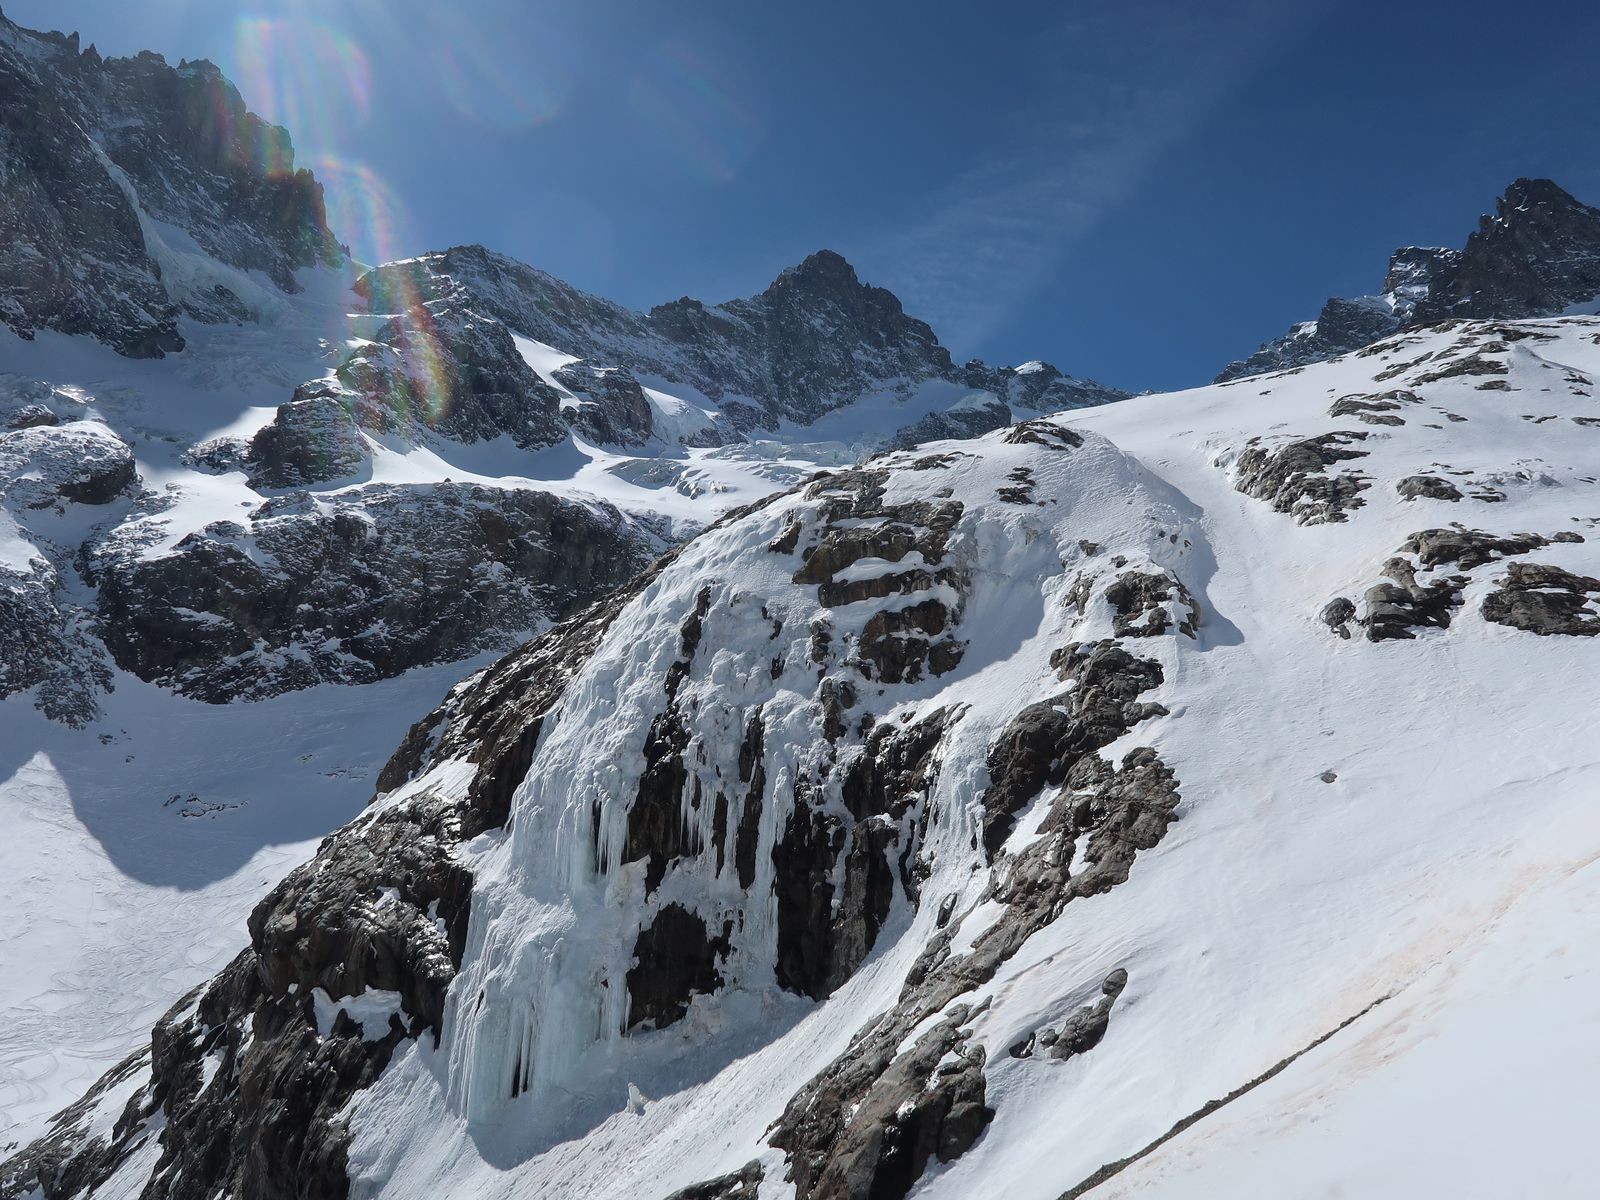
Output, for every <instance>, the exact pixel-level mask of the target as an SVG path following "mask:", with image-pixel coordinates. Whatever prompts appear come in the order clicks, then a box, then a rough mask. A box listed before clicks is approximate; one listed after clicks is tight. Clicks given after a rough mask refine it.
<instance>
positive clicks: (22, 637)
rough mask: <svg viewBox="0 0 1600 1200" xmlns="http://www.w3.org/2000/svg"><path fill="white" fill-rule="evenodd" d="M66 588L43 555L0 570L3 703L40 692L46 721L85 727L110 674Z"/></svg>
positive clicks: (0, 695)
mask: <svg viewBox="0 0 1600 1200" xmlns="http://www.w3.org/2000/svg"><path fill="white" fill-rule="evenodd" d="M62 587H63V583H62V578H61V574H60V572H59V571H58V570H57V568H56V567H55V566H54V565H53V564H51V563H50V561H49V560H48V559H46V558H45V557H44V555H42V554H41V555H38V556H36V557H34V558H33V559H32V560H31V561H30V562H29V563H28V564H27V566H26V567H9V566H3V565H0V699H4V698H5V697H8V696H14V695H17V694H18V693H20V692H26V691H28V690H30V689H37V691H36V692H35V703H36V704H37V706H38V708H39V709H40V711H42V712H43V713H44V714H45V715H46V716H47V717H49V718H50V719H51V720H53V721H60V722H62V723H63V724H66V725H73V726H81V725H86V724H88V722H89V721H91V720H92V719H93V718H94V717H95V715H96V714H97V713H98V711H99V702H98V699H97V697H98V694H99V693H100V692H101V691H104V690H105V689H106V688H107V687H109V686H110V682H111V679H110V676H111V671H110V667H109V665H108V664H107V662H106V660H105V653H104V651H103V650H101V648H100V647H99V645H98V644H97V643H96V642H95V641H94V640H93V639H92V638H91V637H90V636H89V633H88V631H87V630H86V629H85V628H84V627H83V625H84V623H83V621H82V620H81V618H80V616H79V615H78V614H77V613H75V612H74V611H73V609H72V607H71V605H69V604H68V603H67V602H66V600H65V598H64V597H63V596H62V594H61V593H62Z"/></svg>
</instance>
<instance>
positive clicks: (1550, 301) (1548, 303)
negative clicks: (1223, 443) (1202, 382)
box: [1217, 179, 1600, 382]
mask: <svg viewBox="0 0 1600 1200" xmlns="http://www.w3.org/2000/svg"><path fill="white" fill-rule="evenodd" d="M1597 297H1600V209H1596V208H1591V207H1590V206H1589V205H1587V204H1583V203H1580V202H1579V201H1577V200H1575V199H1573V198H1572V197H1571V196H1570V195H1568V194H1567V193H1566V192H1564V191H1563V190H1562V189H1561V188H1559V187H1558V186H1556V184H1554V183H1552V182H1551V181H1550V180H1548V179H1517V180H1514V181H1513V182H1512V183H1511V185H1510V186H1509V187H1508V188H1506V191H1505V194H1504V195H1503V196H1501V197H1500V198H1499V199H1498V200H1496V201H1495V211H1494V214H1493V215H1492V216H1485V217H1483V218H1482V219H1481V220H1480V221H1479V223H1478V228H1477V229H1476V230H1474V231H1473V233H1472V234H1471V235H1470V236H1469V237H1468V238H1467V243H1466V246H1465V248H1464V249H1461V250H1447V249H1429V248H1423V247H1415V246H1411V247H1406V248H1404V249H1401V250H1396V251H1395V253H1394V256H1393V257H1392V258H1390V260H1389V271H1388V274H1387V275H1386V276H1385V277H1384V281H1383V290H1382V291H1381V292H1379V293H1378V294H1377V295H1375V296H1361V297H1358V298H1356V299H1353V300H1343V299H1339V298H1337V297H1336V298H1334V299H1331V300H1329V301H1328V302H1327V303H1326V304H1325V305H1324V306H1323V308H1322V311H1321V312H1320V313H1319V314H1318V315H1317V318H1316V319H1315V320H1313V321H1305V322H1302V323H1300V324H1298V325H1296V326H1294V327H1293V328H1292V329H1291V330H1290V331H1289V332H1288V333H1287V334H1286V335H1284V336H1283V337H1281V338H1277V339H1275V340H1274V341H1270V342H1267V343H1265V344H1263V345H1262V347H1261V348H1260V349H1259V350H1257V351H1256V352H1255V353H1254V354H1252V355H1251V356H1250V357H1249V358H1245V359H1240V360H1239V361H1238V362H1234V363H1230V364H1228V366H1227V367H1226V368H1224V369H1223V371H1222V373H1221V374H1219V375H1218V376H1217V381H1218V382H1223V381H1225V380H1229V379H1239V378H1243V377H1244V376H1247V375H1260V374H1263V373H1265V372H1268V371H1282V370H1286V369H1293V368H1295V367H1303V366H1305V365H1306V364H1307V363H1312V362H1319V361H1321V360H1322V359H1325V358H1333V357H1336V356H1337V355H1340V354H1348V353H1349V352H1350V351H1352V350H1359V349H1361V347H1363V346H1366V345H1369V344H1371V343H1372V342H1375V341H1377V340H1378V339H1379V338H1381V337H1385V336H1387V335H1389V334H1391V333H1394V332H1396V331H1397V330H1401V329H1412V328H1416V327H1418V326H1421V325H1428V324H1432V323H1433V322H1436V321H1442V320H1446V319H1449V318H1453V317H1476V318H1483V319H1495V318H1509V319H1518V318H1522V317H1541V316H1552V315H1555V314H1558V313H1561V312H1565V311H1566V310H1567V309H1569V308H1571V307H1573V306H1574V305H1578V304H1583V303H1586V302H1588V301H1591V300H1594V299H1596V298H1597Z"/></svg>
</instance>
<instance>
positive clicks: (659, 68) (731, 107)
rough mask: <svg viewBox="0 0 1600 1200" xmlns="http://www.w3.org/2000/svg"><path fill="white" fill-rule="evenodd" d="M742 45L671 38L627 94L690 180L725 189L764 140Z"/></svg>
mask: <svg viewBox="0 0 1600 1200" xmlns="http://www.w3.org/2000/svg"><path fill="white" fill-rule="evenodd" d="M743 60H744V55H743V54H742V53H740V52H739V50H738V48H737V47H733V46H730V45H722V44H718V43H717V42H712V41H708V40H701V41H698V42H691V41H690V40H688V39H687V38H671V39H669V40H667V41H665V42H663V43H661V45H659V46H657V47H656V49H655V50H654V51H652V52H651V53H650V55H649V56H648V57H647V58H646V60H645V62H644V64H643V66H642V67H641V68H640V70H639V73H638V75H637V76H635V78H634V81H633V86H632V88H631V90H630V93H629V99H630V101H631V103H632V108H633V113H634V116H635V117H636V118H637V119H638V120H639V122H640V123H641V124H642V125H643V126H644V127H645V129H646V130H648V131H649V132H650V133H651V134H652V135H654V137H655V139H656V141H657V142H658V143H659V144H660V145H661V146H663V147H664V148H665V149H667V150H668V151H669V152H670V153H672V155H673V156H674V158H675V159H676V160H677V161H678V163H679V164H680V165H681V166H683V167H684V168H685V169H686V170H688V171H689V172H690V173H691V174H692V175H695V176H698V177H701V178H705V179H708V180H710V181H712V182H715V183H727V182H729V181H731V180H732V179H733V178H734V177H735V176H736V175H737V174H738V172H739V169H740V168H741V167H743V166H744V164H745V163H746V162H747V161H748V160H749V158H750V156H751V155H752V154H754V153H755V151H756V148H757V147H758V146H759V145H760V144H761V141H762V138H763V137H764V136H765V134H766V121H765V120H764V118H763V117H762V115H761V113H760V111H759V110H758V108H757V105H756V103H755V99H756V97H757V95H758V88H757V87H756V85H755V81H754V79H753V78H751V77H750V76H749V75H748V73H747V72H745V71H744V70H743V69H742V68H741V67H740V66H739V64H740V63H741V62H742V61H743Z"/></svg>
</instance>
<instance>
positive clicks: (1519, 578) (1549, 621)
mask: <svg viewBox="0 0 1600 1200" xmlns="http://www.w3.org/2000/svg"><path fill="white" fill-rule="evenodd" d="M1483 617H1484V620H1486V621H1493V622H1494V623H1495V624H1497V625H1509V626H1511V628H1513V629H1523V630H1526V631H1527V632H1529V633H1537V634H1539V635H1541V636H1548V635H1550V634H1566V635H1568V636H1570V637H1594V636H1595V635H1596V634H1600V579H1595V578H1592V577H1591V576H1588V575H1575V574H1573V573H1572V572H1571V571H1563V570H1562V569H1561V568H1560V567H1551V566H1546V565H1544V564H1543V563H1511V564H1509V565H1508V566H1507V568H1506V574H1505V576H1504V578H1502V579H1501V580H1500V581H1499V586H1498V587H1497V588H1496V589H1495V590H1494V591H1492V592H1490V593H1489V594H1488V595H1487V596H1485V597H1484V598H1483Z"/></svg>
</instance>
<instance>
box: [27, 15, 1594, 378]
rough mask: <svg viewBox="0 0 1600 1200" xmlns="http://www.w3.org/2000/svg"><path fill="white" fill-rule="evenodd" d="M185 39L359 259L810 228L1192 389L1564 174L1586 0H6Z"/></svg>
mask: <svg viewBox="0 0 1600 1200" xmlns="http://www.w3.org/2000/svg"><path fill="white" fill-rule="evenodd" d="M4 7H5V11H6V14H7V15H8V16H10V17H11V18H12V19H13V20H16V21H19V22H21V23H22V24H25V25H30V26H34V27H43V28H61V29H67V30H70V29H77V30H79V31H80V32H81V33H82V35H83V36H84V38H85V40H86V41H93V42H95V43H97V44H98V46H99V48H100V49H101V50H102V51H103V52H105V53H115V54H127V53H132V52H134V51H136V50H138V49H143V48H148V49H154V50H158V51H160V52H161V53H163V54H164V55H166V57H167V58H168V59H169V60H170V61H173V62H176V61H177V60H178V59H179V58H184V57H189V58H199V57H204V58H210V59H212V60H213V61H215V62H217V63H219V64H220V65H221V66H222V67H223V68H224V70H225V71H227V72H228V74H229V75H230V76H231V77H232V78H233V79H234V80H235V82H237V83H238V84H239V85H240V87H241V89H242V90H243V92H244V94H245V99H246V100H247V101H248V102H249V103H250V105H251V106H252V107H253V108H255V109H256V110H257V111H259V112H262V113H263V114H264V115H267V116H269V117H272V118H273V119H276V120H279V121H281V122H283V123H285V124H287V125H288V126H289V128H290V130H291V132H292V134H293V135H294V140H295V144H296V148H297V152H298V155H299V158H300V161H301V163H302V164H303V165H310V166H312V167H313V168H314V169H316V170H317V171H318V173H319V175H322V176H323V177H324V179H325V182H326V184H327V187H328V190H329V193H330V199H331V201H332V208H333V210H334V213H335V219H336V222H337V225H338V228H339V232H340V233H341V236H343V237H345V238H347V239H348V240H351V241H352V242H353V243H355V247H356V249H357V250H358V252H361V253H363V254H365V255H376V254H384V255H398V254H410V253H417V252H420V251H422V250H425V249H432V248H438V247H442V246H445V245H449V244H454V243H459V242H482V243H484V244H486V245H489V246H491V247H493V248H495V249H499V250H503V251H505V252H506V253H509V254H512V255H514V256H516V257H518V258H521V259H524V260H526V261H528V262H531V263H534V264H535V265H538V266H541V267H544V268H546V269H548V270H550V271H553V272H555V273H556V274H558V275H561V276H562V277H564V278H567V279H569V280H571V281H572V282H574V283H576V284H577V285H579V286H580V287H584V288H586V289H588V290H590V291H594V292H598V293H600V294H602V295H606V296H610V297H612V298H614V299H617V300H620V301H622V302H623V303H626V304H629V305H632V306H635V307H641V308H643V307H648V306H649V305H651V304H654V303H658V302H660V301H663V300H667V299H671V298H674V297H676V296H679V295H684V294H689V295H695V296H698V297H700V298H702V299H705V300H719V299H726V298H728V297H731V296H735V295H743V294H747V293H749V292H752V291H755V290H758V289H759V288H761V287H762V286H764V285H765V283H766V282H767V281H768V280H770V278H771V277H772V276H773V275H775V274H776V273H777V271H778V270H780V269H781V268H782V267H784V266H785V265H788V264H789V263H792V262H794V261H797V260H798V259H799V258H801V257H803V256H804V255H805V254H807V253H809V252H810V251H812V250H814V249H817V248H819V247H822V246H828V247H832V248H834V249H837V250H839V251H840V252H842V253H843V254H845V256H846V257H848V258H849V259H850V260H851V261H852V262H854V263H855V264H856V267H857V269H858V271H859V272H860V273H861V274H862V276H863V277H864V278H866V279H868V280H870V281H872V282H875V283H881V284H883V285H884V286H887V287H890V288H892V289H893V290H895V291H896V292H897V293H898V294H899V295H900V296H901V298H902V299H903V300H904V301H905V303H906V306H907V308H908V309H909V310H910V311H912V312H913V313H916V314H917V315H919V316H922V317H925V318H926V319H927V320H929V321H930V322H931V323H932V324H933V326H934V328H935V330H936V331H937V332H938V333H939V335H940V337H941V339H942V340H943V341H945V342H946V344H948V345H949V346H951V348H952V350H953V351H954V352H955V353H956V354H957V355H958V356H967V355H979V356H982V357H984V358H987V359H989V360H990V361H993V362H1019V361H1022V360H1025V359H1028V358H1045V359H1048V360H1050V361H1052V362H1054V363H1056V364H1057V365H1058V366H1060V367H1061V368H1062V369H1063V370H1066V371H1069V372H1071V373H1073V374H1078V375H1089V376H1095V377H1098V378H1101V379H1104V380H1105V381H1107V382H1111V383H1117V384H1120V385H1122V386H1124V387H1131V388H1169V387H1178V386H1183V385H1186V384H1191V383H1197V382H1201V381H1203V380H1205V379H1207V378H1209V377H1210V376H1211V375H1212V374H1214V373H1215V371H1216V370H1217V369H1219V368H1220V367H1221V366H1222V365H1223V364H1224V363H1225V362H1227V361H1228V360H1229V359H1231V358H1234V357H1238V356H1240V355H1243V354H1245V353H1248V352H1249V351H1250V350H1252V349H1254V348H1255V346H1256V344H1257V343H1259V342H1260V341H1261V340H1263V339H1264V338H1267V337H1271V336H1274V335H1276V334H1277V333H1279V332H1281V331H1282V330H1283V329H1284V328H1285V327H1286V326H1287V325H1288V324H1289V323H1290V322H1291V321H1293V320H1296V319H1300V318H1303V317H1308V316H1311V315H1313V314H1314V313H1315V311H1316V308H1317V307H1318V305H1320V303H1321V301H1322V299H1323V298H1324V297H1326V296H1327V295H1329V294H1330V293H1337V294H1356V293H1360V292H1363V291H1368V290H1372V289H1373V288H1374V287H1375V286H1376V285H1377V283H1378V281H1379V280H1380V279H1381V277H1382V273H1383V269H1384V266H1385V264H1386V261H1387V256H1388V254H1389V252H1390V250H1392V249H1393V248H1394V247H1395V246H1397V245H1401V244H1414V243H1422V244H1450V245H1458V244H1460V242H1461V241H1462V240H1463V239H1464V237H1465V236H1466V234H1467V232H1468V231H1469V230H1470V229H1471V228H1472V227H1473V224H1474V222H1475V221H1476V218H1477V216H1478V214H1479V213H1482V212H1485V211H1488V209H1489V208H1490V207H1491V206H1492V202H1493V200H1494V197H1495V196H1496V194H1497V193H1498V192H1499V190H1500V189H1501V188H1502V187H1503V186H1504V185H1505V184H1506V183H1507V182H1508V181H1510V180H1511V179H1512V178H1514V177H1515V176H1517V175H1548V176H1550V177H1552V178H1554V179H1556V180H1557V181H1558V182H1560V183H1562V184H1563V185H1564V186H1566V187H1567V188H1568V189H1569V190H1570V191H1572V192H1574V193H1575V194H1576V195H1577V196H1578V197H1579V198H1580V199H1585V200H1588V201H1590V202H1592V203H1600V81H1597V76H1596V67H1595V58H1594V51H1595V47H1597V46H1600V5H1596V4H1594V3H1593V2H1592V0H1589V2H1587V3H1576V2H1574V3H1568V2H1566V0H1547V2H1544V3H1540V4H1536V5H1528V6H1523V7H1520V8H1510V9H1508V8H1507V7H1506V6H1505V5H1504V4H1503V3H1493V4H1491V3H1480V2H1478V0H1458V2H1456V3H1444V2H1440V0H1405V2H1402V3H1396V2H1395V0H1387V2H1384V3H1373V2H1368V0H1343V2H1338V3H1335V2H1331V0H1209V2H1207V3H1204V4H1201V3H1194V2H1193V0H1123V2H1119V3H1097V4H1088V3H1074V2H1061V0H1058V2H1056V3H1038V4H1033V3H1013V4H1004V3H994V2H993V0H991V2H990V3H987V4H978V3H970V4H967V3H962V4H957V3H928V2H924V3H902V2H899V0H876V2H865V3H863V2H856V3H838V2H835V0H811V2H808V3H803V4H801V3H794V4H776V3H770V4H769V3H748V2H746V3H731V2H717V3H712V2H708V0H670V2H667V0H586V2H583V3H577V2H564V3H554V2H551V0H457V2H455V3H441V2H440V0H431V2H426V3H424V2H422V0H315V2H313V0H260V2H258V3H255V4H249V5H244V4H233V3H230V2H228V0H145V2H143V3H139V4H137V5H135V4H128V3H126V0H7V2H6V3H5V6H4Z"/></svg>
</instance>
